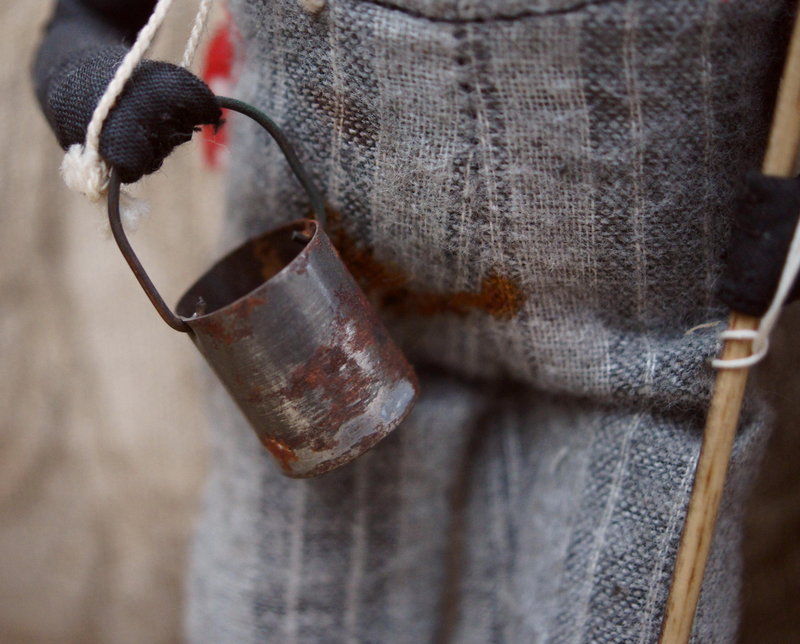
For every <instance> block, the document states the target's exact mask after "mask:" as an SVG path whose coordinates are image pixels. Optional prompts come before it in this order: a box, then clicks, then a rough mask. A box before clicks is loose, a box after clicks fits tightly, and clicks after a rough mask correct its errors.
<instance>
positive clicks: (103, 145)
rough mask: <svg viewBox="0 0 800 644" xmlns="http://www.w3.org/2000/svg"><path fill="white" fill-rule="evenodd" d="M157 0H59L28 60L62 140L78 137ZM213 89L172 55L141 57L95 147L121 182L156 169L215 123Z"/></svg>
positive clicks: (82, 135)
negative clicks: (195, 134) (163, 59)
mask: <svg viewBox="0 0 800 644" xmlns="http://www.w3.org/2000/svg"><path fill="white" fill-rule="evenodd" d="M155 4H156V3H155V0H58V2H57V3H56V5H55V8H54V11H53V15H52V17H51V19H50V22H49V23H48V25H47V27H46V29H45V35H44V38H43V40H42V43H41V46H40V47H39V50H38V53H37V56H36V59H35V61H34V65H33V77H34V86H35V89H36V96H37V98H38V100H39V104H40V105H41V107H42V110H43V111H44V114H45V116H46V118H47V120H48V122H49V123H50V126H51V128H52V129H53V132H54V133H55V135H56V138H57V139H58V142H59V144H60V145H61V146H62V147H63V148H64V149H66V148H68V147H69V146H70V145H72V144H74V143H82V142H83V141H84V138H85V134H86V128H87V126H88V125H89V120H90V119H91V116H92V112H93V111H94V108H95V106H96V105H97V103H98V101H99V100H100V97H101V96H102V94H103V92H104V90H105V88H106V86H107V85H108V83H109V81H110V80H111V78H112V77H113V75H114V72H115V70H116V68H117V66H118V65H119V63H120V62H121V60H122V58H123V56H124V55H125V53H126V52H127V51H128V48H129V46H130V45H131V44H132V43H133V41H134V40H135V38H136V34H137V33H138V32H139V30H140V29H141V28H142V26H144V24H145V23H146V22H147V19H148V17H149V16H150V13H151V12H152V10H153V7H154V6H155ZM220 117H221V112H220V109H219V107H218V106H217V104H216V101H215V100H214V96H213V94H212V93H211V90H209V89H208V87H207V86H206V85H205V83H203V82H202V81H201V80H200V79H199V78H197V77H196V76H194V75H192V74H191V73H190V72H188V71H187V70H185V69H183V68H181V67H178V66H176V65H171V64H169V63H164V62H157V61H152V60H145V61H142V63H140V65H139V67H138V68H137V70H136V72H135V73H134V75H133V77H132V78H131V80H130V81H129V82H128V84H127V86H126V87H125V90H124V91H123V93H122V95H121V96H120V98H119V100H118V101H117V104H116V106H115V107H114V109H113V110H112V111H111V113H110V114H109V116H108V119H107V120H106V123H105V125H104V127H103V132H102V135H101V137H100V154H101V155H102V156H103V158H104V159H105V160H106V161H107V162H108V163H109V164H110V165H111V166H113V167H115V168H117V169H118V170H119V172H120V177H121V179H122V181H123V182H125V183H130V182H133V181H136V180H137V179H139V178H140V177H141V176H142V175H144V174H149V173H150V172H154V171H155V170H157V169H158V168H159V167H161V163H162V162H163V160H164V158H165V157H166V156H167V155H168V154H169V153H170V152H171V151H172V149H173V148H174V147H175V146H176V145H179V144H180V143H184V142H185V141H188V140H189V139H190V138H191V136H192V132H193V131H194V130H195V128H196V127H197V126H199V125H201V124H205V123H208V124H212V125H215V126H216V125H219V122H220Z"/></svg>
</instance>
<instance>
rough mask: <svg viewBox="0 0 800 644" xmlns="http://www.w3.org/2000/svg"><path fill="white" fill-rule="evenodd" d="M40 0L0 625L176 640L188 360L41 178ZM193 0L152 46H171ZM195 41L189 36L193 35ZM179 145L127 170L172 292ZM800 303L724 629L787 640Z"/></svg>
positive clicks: (16, 73)
mask: <svg viewBox="0 0 800 644" xmlns="http://www.w3.org/2000/svg"><path fill="white" fill-rule="evenodd" d="M50 6H51V3H50V2H49V1H45V0H37V1H36V2H31V1H30V0H3V2H2V3H0V141H2V142H3V145H2V149H0V227H1V228H0V231H1V232H0V410H2V416H1V417H0V642H3V643H4V644H12V643H13V644H16V643H18V642H19V643H23V642H24V643H28V642H30V643H37V644H38V643H50V642H54V643H55V642H59V643H61V642H82V643H86V644H91V643H93V642H113V643H128V642H131V643H133V642H136V643H141V642H148V643H154V644H158V643H162V642H163V643H167V642H180V641H182V639H181V620H182V610H183V603H182V602H183V583H184V581H183V580H184V570H185V566H186V562H187V557H188V544H189V536H190V534H191V530H192V522H193V519H194V516H195V514H196V512H197V510H198V508H199V503H200V491H201V489H202V484H203V480H204V473H205V469H206V464H207V458H208V455H207V440H208V439H207V427H206V425H205V422H206V421H205V416H204V413H203V406H204V402H203V396H202V392H201V383H200V379H201V373H202V372H201V369H200V359H199V358H198V357H197V354H196V351H195V350H194V348H193V347H192V346H191V344H190V342H189V341H188V340H187V339H186V338H185V337H183V336H182V335H181V334H178V333H176V332H174V331H172V330H170V329H169V328H167V327H166V325H164V323H163V322H162V321H161V320H160V318H159V317H158V316H157V315H156V314H155V312H154V310H153V309H152V308H151V307H150V305H149V304H148V303H147V301H146V299H145V297H144V295H143V293H142V292H141V291H140V290H139V287H138V285H137V284H136V283H135V281H134V279H133V277H132V275H131V273H130V272H129V270H128V268H127V266H126V265H125V264H124V261H123V259H122V257H121V256H120V254H119V252H118V251H117V249H116V246H115V245H114V243H113V241H112V240H111V239H110V238H109V237H108V235H107V234H106V232H105V226H104V221H105V218H104V213H103V211H102V210H101V209H99V208H95V207H93V206H91V205H89V204H88V203H86V202H85V201H84V200H83V199H82V198H81V197H78V196H75V195H74V194H72V193H70V192H69V191H68V190H67V189H66V188H65V187H64V186H63V184H62V183H61V180H60V177H59V174H58V166H59V164H60V162H61V156H62V152H61V150H60V148H59V147H58V146H57V145H56V143H55V140H54V138H53V136H52V135H51V133H50V131H49V130H48V128H47V125H46V123H45V121H44V118H43V117H42V116H41V115H40V112H39V109H38V107H37V106H36V104H35V101H34V98H33V92H32V88H31V84H30V81H29V66H30V61H31V57H32V55H33V51H34V48H35V46H36V44H37V43H38V40H39V34H40V31H41V28H42V25H43V24H44V22H45V20H46V17H47V15H48V13H49V10H50ZM192 9H193V3H176V6H175V8H174V9H173V11H172V15H171V16H170V18H169V19H168V21H167V24H166V25H165V27H164V28H163V29H162V33H161V35H160V37H159V44H158V46H157V48H156V51H155V54H154V56H155V57H160V58H163V59H165V60H173V61H174V60H178V59H179V58H180V54H181V52H182V48H183V43H184V42H185V38H186V37H187V35H188V30H189V25H190V23H191V18H192V14H193V12H192ZM201 56H202V50H201ZM200 157H201V155H200V150H199V149H198V147H197V146H196V145H195V144H189V145H186V146H183V148H181V149H179V150H178V152H177V153H176V154H174V155H173V156H172V157H171V158H170V159H169V160H168V162H167V163H166V164H165V167H164V169H163V170H162V171H161V172H159V173H157V175H156V176H154V177H151V178H148V179H147V180H145V181H144V182H142V186H141V189H140V192H141V193H142V194H143V195H144V196H145V197H146V198H147V199H148V200H149V201H150V202H151V204H152V206H153V214H152V215H151V216H150V218H149V220H148V221H147V222H146V223H145V224H144V226H143V227H142V230H141V231H140V232H139V233H137V234H136V235H135V237H134V238H133V244H134V246H135V247H136V249H137V252H139V253H140V257H141V258H142V261H143V263H144V265H145V266H146V267H147V269H148V271H149V272H150V274H151V277H152V278H153V280H154V281H155V282H156V284H157V285H158V286H159V288H160V289H161V291H162V293H163V294H164V296H165V299H166V300H167V301H168V302H174V301H175V300H176V298H177V297H178V296H179V295H180V293H182V292H183V290H184V288H185V287H186V286H188V285H189V284H190V282H191V281H192V280H193V279H194V278H195V277H197V276H198V275H199V274H200V273H201V272H202V270H203V269H204V268H205V266H206V265H207V263H208V262H209V261H210V259H211V258H213V256H214V255H215V253H218V252H219V248H218V246H217V242H216V239H217V230H218V228H219V227H220V222H221V218H222V216H223V203H222V191H223V178H222V176H221V175H220V173H216V172H213V171H211V170H209V169H207V168H205V167H203V163H202V162H201V159H200ZM798 331H800V306H798V305H795V306H794V307H793V308H790V309H789V310H788V311H787V315H786V316H785V317H784V320H783V322H782V325H781V327H780V328H779V330H778V333H777V336H778V337H777V338H776V339H775V341H774V344H773V349H772V353H771V356H770V358H769V360H768V362H767V363H766V364H765V365H763V366H762V367H760V368H759V373H758V376H757V380H758V386H760V387H761V388H762V389H764V390H766V391H767V393H768V395H769V396H770V397H771V399H772V400H773V402H774V404H775V406H776V409H777V412H778V422H777V425H776V428H775V432H774V434H773V436H772V439H771V442H770V447H769V451H768V454H767V457H766V460H765V462H764V466H763V469H762V474H761V476H760V478H759V480H758V481H757V483H756V492H755V494H754V496H753V498H752V499H751V502H750V505H749V508H748V512H747V529H746V536H745V543H744V548H745V554H746V579H745V585H744V593H743V597H742V603H743V621H742V630H741V642H746V643H748V644H749V643H756V642H758V643H759V644H763V643H765V642H800V610H798V608H800V467H798V466H797V465H796V460H797V455H798V454H800V431H798V419H800V340H799V339H798V333H797V332H798Z"/></svg>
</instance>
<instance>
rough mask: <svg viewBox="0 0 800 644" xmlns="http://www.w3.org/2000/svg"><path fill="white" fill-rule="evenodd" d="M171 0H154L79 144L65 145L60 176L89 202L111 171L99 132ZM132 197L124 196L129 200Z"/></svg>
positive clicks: (126, 216)
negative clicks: (104, 155) (81, 142)
mask: <svg viewBox="0 0 800 644" xmlns="http://www.w3.org/2000/svg"><path fill="white" fill-rule="evenodd" d="M211 1H212V0H201V2H200V6H199V8H198V10H197V14H196V16H195V19H194V24H193V26H192V32H191V34H190V36H189V39H188V41H187V43H186V49H185V51H184V53H183V59H182V61H181V66H183V67H187V68H188V67H189V65H191V62H192V60H193V58H194V55H195V53H196V51H197V47H198V45H199V43H200V37H201V36H202V33H203V29H204V28H205V25H206V21H207V20H208V14H209V12H210V8H211ZM172 2H173V0H158V2H157V3H156V6H155V8H154V9H153V13H152V14H151V15H150V18H149V19H148V20H147V24H145V26H144V27H142V29H141V31H139V34H138V35H137V36H136V42H134V44H133V46H132V47H131V49H130V50H129V51H128V52H127V53H126V54H125V57H124V58H123V59H122V62H121V63H120V65H119V67H118V68H117V70H116V72H115V73H114V77H113V78H112V79H111V82H110V83H109V84H108V86H107V87H106V90H105V92H103V96H102V97H101V98H100V101H99V102H98V103H97V106H96V107H95V109H94V112H93V113H92V118H91V120H90V121H89V126H88V127H87V128H86V140H85V141H84V143H83V145H81V144H78V143H76V144H74V145H71V146H70V147H69V149H68V150H67V153H66V154H65V155H64V160H63V161H62V162H61V176H62V177H63V179H64V183H66V184H67V186H68V187H69V188H71V189H72V190H75V191H77V192H81V193H83V194H84V195H85V196H86V197H87V198H88V199H89V201H92V202H97V201H99V200H100V199H101V198H102V197H104V196H105V194H106V192H107V190H108V179H109V175H110V173H111V168H109V167H108V164H107V163H106V162H105V161H104V160H103V158H102V157H101V156H100V134H101V132H102V131H103V124H104V123H105V121H106V119H107V118H108V115H109V113H110V112H111V110H112V108H113V107H114V105H115V104H116V102H117V99H118V98H119V96H120V94H122V91H123V89H125V85H126V83H127V82H128V80H130V78H131V76H133V73H134V72H135V71H136V67H137V66H138V65H139V63H140V62H141V61H142V59H143V58H144V57H145V54H146V53H147V51H148V50H149V49H150V45H151V44H152V43H153V40H154V38H155V36H156V34H157V33H158V30H159V28H160V27H161V25H162V24H163V22H164V19H165V18H166V17H167V12H168V11H169V9H170V7H171V6H172ZM131 199H132V198H131V197H128V201H129V202H130V200H131ZM132 205H133V211H136V212H137V213H138V214H139V216H141V212H143V211H144V210H146V207H143V204H135V203H134V204H132ZM132 214H133V213H132V211H131V209H130V208H123V209H122V219H123V223H124V224H126V227H127V228H129V229H133V228H135V219H138V216H136V217H134V216H132Z"/></svg>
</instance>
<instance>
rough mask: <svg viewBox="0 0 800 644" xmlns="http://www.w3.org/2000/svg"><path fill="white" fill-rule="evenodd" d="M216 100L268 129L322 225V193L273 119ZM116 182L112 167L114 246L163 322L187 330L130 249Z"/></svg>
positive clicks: (248, 107) (238, 103) (240, 104)
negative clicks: (122, 219)
mask: <svg viewBox="0 0 800 644" xmlns="http://www.w3.org/2000/svg"><path fill="white" fill-rule="evenodd" d="M217 103H218V104H219V106H220V107H222V108H226V109H229V110H233V111H234V112H240V113H242V114H244V115H245V116H249V117H250V118H251V119H253V120H254V121H255V122H256V123H258V124H259V125H260V126H261V127H263V128H264V129H265V130H266V131H267V132H269V134H270V136H272V138H273V139H274V140H275V143H277V144H278V147H279V148H280V149H281V152H283V155H284V156H285V157H286V161H287V162H288V163H289V167H290V168H291V169H292V172H293V173H294V176H295V177H297V180H298V181H299V182H300V185H301V186H302V187H303V189H304V190H305V192H306V194H307V195H308V200H309V202H310V203H311V209H312V210H313V212H314V218H315V219H316V220H317V224H318V225H319V226H320V227H323V228H324V227H325V203H324V202H323V200H322V196H321V195H320V193H319V191H318V190H317V189H316V187H315V186H314V184H313V183H312V182H311V179H310V178H309V177H308V175H307V174H306V172H305V170H304V169H303V165H302V163H300V159H299V158H298V157H297V154H296V153H295V151H294V148H292V146H291V144H290V143H289V139H287V138H286V135H285V134H284V133H283V132H282V131H281V130H280V128H279V127H278V126H277V125H276V124H275V122H274V121H273V120H272V119H270V118H269V117H268V116H267V115H266V114H264V113H263V112H261V111H260V110H257V109H256V108H255V107H253V106H252V105H249V104H248V103H244V102H242V101H239V100H236V99H235V98H227V97H224V96H217ZM120 183H121V182H120V178H119V173H118V172H117V170H116V169H114V170H112V171H111V178H110V179H109V185H108V221H109V224H110V225H111V233H112V234H113V235H114V240H115V241H116V242H117V246H119V250H120V252H121V253H122V256H123V257H124V258H125V261H126V262H128V266H130V268H131V270H132V271H133V274H134V276H135V277H136V280H137V281H138V282H139V285H140V286H141V287H142V289H143V290H144V292H145V294H146V295H147V297H148V299H149V300H150V302H151V303H152V305H153V306H154V307H155V309H156V311H158V314H159V315H160V316H161V319H163V320H164V322H166V323H167V324H168V325H169V326H171V327H172V328H173V329H175V330H176V331H181V332H182V333H191V332H192V329H191V327H190V326H189V325H188V324H186V322H184V321H183V319H182V318H181V317H180V316H178V315H176V314H175V313H174V312H173V311H172V309H170V308H169V306H167V304H166V302H164V299H163V298H162V297H161V295H160V294H159V293H158V290H156V287H155V285H154V284H153V282H152V281H151V280H150V278H149V277H148V275H147V273H146V272H145V270H144V267H143V266H142V264H141V262H140V261H139V258H138V257H137V256H136V253H135V252H134V250H133V248H132V247H131V244H130V242H129V241H128V238H127V236H126V235H125V230H124V229H123V227H122V222H121V221H120V212H119V194H120Z"/></svg>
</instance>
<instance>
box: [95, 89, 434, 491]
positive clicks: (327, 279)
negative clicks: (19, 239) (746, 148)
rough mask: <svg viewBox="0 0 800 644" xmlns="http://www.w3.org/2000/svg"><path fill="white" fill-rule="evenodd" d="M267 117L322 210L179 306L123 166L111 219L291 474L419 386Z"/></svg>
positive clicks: (405, 400)
mask: <svg viewBox="0 0 800 644" xmlns="http://www.w3.org/2000/svg"><path fill="white" fill-rule="evenodd" d="M218 100H219V101H220V104H221V105H222V106H223V107H227V108H229V109H235V110H237V111H242V112H244V113H246V114H248V115H250V116H253V118H256V117H258V118H256V120H259V122H260V123H262V125H264V123H263V122H262V121H261V119H262V118H263V119H265V118H266V117H264V115H263V114H261V113H260V112H257V111H255V110H254V109H253V108H250V107H249V106H246V105H245V104H240V103H239V102H238V101H233V100H232V99H222V98H220V99H218ZM243 105H244V108H243V107H242V106H243ZM245 108H249V110H251V111H252V112H254V114H253V113H250V112H248V111H247V110H246V109H245ZM268 125H269V127H268V126H267V125H265V127H267V129H268V130H270V133H271V134H273V136H274V138H276V141H277V142H278V144H279V145H280V146H281V149H282V150H283V151H284V153H285V154H286V156H287V159H288V160H289V161H290V165H291V166H292V168H293V170H294V171H295V174H296V176H297V177H298V179H299V180H300V182H301V184H303V186H304V188H305V189H306V191H307V192H308V194H309V197H310V199H311V202H312V207H313V208H314V210H315V213H316V220H312V219H300V220H297V221H294V222H291V223H289V224H286V225H284V226H281V227H279V228H277V229H274V230H272V231H269V232H267V233H265V234H263V235H261V236H259V237H256V238H254V239H251V240H250V241H247V242H246V243H244V244H242V245H241V246H239V247H238V248H236V249H235V250H233V251H232V252H230V253H229V254H228V255H226V256H225V257H224V258H222V259H221V260H219V261H218V262H217V263H216V264H214V265H213V266H212V267H211V268H210V269H209V270H208V271H207V272H206V273H205V274H204V275H203V276H201V277H200V278H199V279H198V280H197V281H196V282H195V283H194V285H192V286H191V288H189V289H188V291H187V292H186V293H185V294H184V295H183V296H182V297H181V298H180V300H179V302H178V305H177V307H176V310H175V312H174V313H173V312H172V311H171V310H170V309H169V308H168V307H167V306H166V304H165V303H164V301H163V299H162V298H161V296H160V295H159V294H158V292H157V291H156V289H155V287H154V286H153V284H152V282H151V281H150V279H149V278H148V277H147V274H146V273H145V271H144V269H143V268H142V266H141V264H140V262H139V260H138V258H137V257H136V255H135V253H134V252H133V249H132V248H131V246H130V244H129V242H128V240H127V238H126V237H125V233H124V230H123V228H122V225H121V223H120V218H119V191H120V183H119V179H118V177H117V176H116V173H113V174H112V181H111V184H110V187H109V200H108V203H109V221H110V223H111V230H112V233H113V235H114V238H115V239H116V241H117V244H118V245H119V247H120V250H121V251H122V254H123V255H124V256H125V259H126V260H127V261H128V264H129V265H130V267H131V269H132V270H133V272H134V274H135V275H136V277H137V279H138V280H139V283H140V284H141V285H142V287H143V288H144V290H145V293H146V294H147V295H148V297H149V298H150V300H151V302H152V303H153V304H154V306H155V307H156V309H157V310H158V312H159V314H160V315H161V316H162V318H163V319H164V320H165V322H167V324H169V325H170V326H171V327H172V328H174V329H176V330H178V331H182V332H185V333H188V334H189V336H190V337H191V339H192V341H193V342H194V344H195V346H196V347H197V348H198V349H199V351H200V352H201V353H202V354H203V356H204V357H205V358H206V360H207V361H208V363H209V365H210V366H211V368H212V369H213V370H214V372H215V373H216V374H217V376H218V377H219V379H220V380H221V381H222V383H223V384H224V385H225V387H226V389H227V390H228V392H229V393H230V395H231V396H232V397H233V399H234V400H235V401H236V403H237V404H238V406H239V408H240V409H241V411H242V413H243V414H244V415H245V417H246V418H247V419H248V420H249V421H250V424H251V425H252V426H253V429H254V430H255V432H256V434H257V435H258V437H259V439H260V440H261V442H262V443H263V444H264V446H265V447H266V448H267V450H268V451H269V452H270V453H271V454H272V455H273V456H274V457H275V460H276V461H277V462H278V463H279V464H280V466H281V469H282V471H283V473H284V474H286V475H288V476H291V477H311V476H316V475H318V474H322V473H324V472H327V471H329V470H331V469H334V468H336V467H339V466H341V465H343V464H345V463H347V462H349V461H351V460H353V459H354V458H356V457H358V456H359V455H360V454H362V453H363V452H365V451H366V450H368V449H369V448H371V447H372V446H373V445H375V444H376V443H378V442H379V441H380V440H381V439H382V438H384V437H385V436H387V435H388V434H389V433H390V432H391V431H392V430H393V429H394V428H395V427H397V425H398V424H399V423H400V422H401V421H402V420H403V418H405V416H406V415H407V414H408V413H409V411H411V408H412V406H413V404H414V401H415V399H416V397H417V394H418V384H417V379H416V376H415V374H414V371H413V369H412V368H411V366H410V365H409V364H408V362H407V361H406V359H405V357H404V356H403V354H402V353H401V351H400V350H399V349H398V347H397V346H396V345H395V344H394V342H393V341H392V340H391V338H390V337H389V335H388V333H387V331H386V329H385V328H384V326H383V325H382V324H381V322H380V320H378V318H377V316H376V314H375V312H374V311H373V310H372V308H371V306H370V304H369V302H368V301H367V298H366V296H365V295H364V293H363V292H362V291H361V289H360V288H359V286H358V284H356V282H355V280H354V279H353V277H352V276H351V275H350V274H349V272H348V271H347V269H346V268H345V266H344V264H343V263H342V261H341V259H340V258H339V255H338V253H337V252H336V250H335V248H334V247H333V245H332V244H331V242H330V240H329V239H328V236H327V235H326V234H325V231H324V229H323V222H324V208H323V206H322V202H321V199H320V198H319V194H318V193H317V192H316V190H315V189H314V187H313V185H312V184H311V182H310V181H309V180H308V178H307V176H306V175H305V173H304V172H303V171H302V167H301V166H300V164H299V161H298V160H297V157H296V156H294V154H293V152H292V151H291V148H290V147H289V144H288V141H286V140H285V138H283V139H281V137H282V135H281V134H280V132H279V131H278V136H275V134H274V132H273V131H272V130H271V128H274V129H275V130H277V128H275V126H274V124H272V123H271V122H268Z"/></svg>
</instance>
